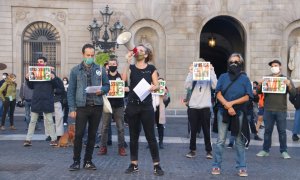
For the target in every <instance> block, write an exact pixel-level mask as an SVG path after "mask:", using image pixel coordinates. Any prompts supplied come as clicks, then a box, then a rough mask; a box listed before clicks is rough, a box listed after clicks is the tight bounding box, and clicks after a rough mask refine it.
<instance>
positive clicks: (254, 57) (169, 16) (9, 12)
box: [0, 0, 300, 114]
mask: <svg viewBox="0 0 300 180" xmlns="http://www.w3.org/2000/svg"><path fill="white" fill-rule="evenodd" d="M107 4H108V5H109V7H110V9H111V10H113V11H114V14H113V15H112V16H111V21H110V22H111V23H110V25H112V24H113V22H116V21H117V20H120V22H121V23H122V24H123V25H124V26H125V27H126V28H127V30H128V31H130V32H132V34H133V38H132V41H133V42H134V43H135V44H138V43H141V42H143V43H145V42H146V43H147V44H149V45H150V46H151V47H152V49H153V51H154V57H155V61H154V64H155V65H156V67H157V68H158V71H159V72H160V75H161V76H162V77H164V78H165V79H166V81H167V86H168V88H169V89H170V92H171V98H172V102H171V105H170V109H173V110H174V112H173V113H176V110H177V109H184V106H183V105H181V104H180V99H181V98H182V97H184V95H185V90H184V88H183V82H184V80H185V77H186V75H187V72H188V67H189V65H190V64H191V63H192V62H193V61H197V60H198V59H199V58H200V56H202V57H204V58H205V59H207V60H209V61H211V62H212V63H213V65H214V66H216V69H217V71H218V72H217V74H220V73H221V72H222V71H224V67H225V70H226V60H227V57H226V56H228V54H230V53H232V52H235V51H238V52H241V53H242V54H243V55H244V57H245V61H246V64H245V70H246V72H247V74H248V75H249V76H250V79H251V80H260V79H261V78H262V76H264V75H267V74H270V69H269V67H268V65H267V63H268V62H269V61H271V60H272V59H274V58H277V59H280V60H281V61H282V63H283V72H284V73H285V74H288V75H289V74H290V71H289V70H288V68H287V64H288V58H289V55H288V54H289V53H288V52H289V49H290V47H291V46H292V45H293V44H294V43H295V40H296V36H299V35H300V10H299V8H298V7H300V1H298V0H214V1H212V0H122V1H116V0H0V62H2V63H5V64H6V65H7V66H8V67H7V69H6V70H5V72H9V73H10V72H13V73H15V74H17V77H18V78H17V79H18V84H20V83H21V82H22V79H23V78H24V73H25V71H26V70H24V66H25V65H30V62H28V59H29V61H31V60H32V59H33V58H35V57H34V55H32V54H31V55H28V54H26V53H27V51H30V48H32V47H31V45H30V43H35V42H40V43H41V44H42V46H41V47H40V51H39V52H40V54H39V53H37V54H35V56H38V55H44V54H43V53H46V56H47V55H48V56H49V57H50V56H53V57H50V58H51V59H52V61H53V62H52V63H53V64H54V65H55V67H56V71H57V74H58V75H59V76H61V77H63V76H68V74H69V70H70V69H71V68H72V67H73V66H74V65H75V64H77V63H79V62H80V61H81V47H82V45H83V44H85V43H87V42H90V34H89V31H88V30H87V26H88V25H89V24H91V22H92V19H93V18H94V17H95V18H97V20H98V22H99V23H101V22H102V18H101V15H100V13H99V10H102V9H104V8H105V6H106V5H107ZM38 28H40V29H42V31H40V32H39V33H40V35H37V37H36V38H35V39H34V36H33V33H34V32H35V30H36V29H38ZM43 33H44V34H46V35H44V36H45V37H46V39H45V37H42V35H43ZM47 33H48V35H47ZM28 34H29V35H28ZM49 34H51V36H50V35H49ZM27 35H28V36H27ZM210 36H215V39H216V44H217V46H216V47H215V49H208V48H209V47H207V43H206V42H207V39H208V38H209V37H210ZM39 37H40V38H39ZM47 38H49V39H48V40H47ZM50 41H51V42H50ZM45 42H50V43H53V44H52V45H49V46H47V45H45V44H44V43H45ZM26 43H27V46H26ZM53 47H54V49H53ZM47 52H48V54H47ZM126 52H127V50H126V48H125V47H124V46H120V47H119V49H117V50H116V54H117V55H118V56H119V61H120V66H121V68H122V66H123V64H124V63H123V62H125V58H124V54H125V53H126ZM51 53H52V54H51ZM212 57H213V58H212ZM297 63H300V62H297ZM222 68H223V69H222ZM2 72H3V71H1V72H0V73H2ZM177 113H178V114H179V113H180V111H178V112H177Z"/></svg>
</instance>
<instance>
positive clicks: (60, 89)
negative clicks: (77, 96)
mask: <svg viewBox="0 0 300 180" xmlns="http://www.w3.org/2000/svg"><path fill="white" fill-rule="evenodd" d="M65 95H66V94H65V87H64V83H63V82H62V80H61V79H60V78H59V77H57V87H56V88H55V89H54V102H62V99H63V96H65Z"/></svg>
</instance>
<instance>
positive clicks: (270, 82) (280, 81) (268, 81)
mask: <svg viewBox="0 0 300 180" xmlns="http://www.w3.org/2000/svg"><path fill="white" fill-rule="evenodd" d="M285 80H286V77H272V76H270V77H263V83H262V92H263V93H280V94H284V93H285V92H286V84H285V83H284V81H285Z"/></svg>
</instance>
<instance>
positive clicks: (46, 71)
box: [28, 66, 52, 81]
mask: <svg viewBox="0 0 300 180" xmlns="http://www.w3.org/2000/svg"><path fill="white" fill-rule="evenodd" d="M51 68H52V67H50V66H29V71H28V72H29V81H50V80H51Z"/></svg>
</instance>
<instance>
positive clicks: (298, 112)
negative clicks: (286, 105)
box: [293, 109, 300, 134]
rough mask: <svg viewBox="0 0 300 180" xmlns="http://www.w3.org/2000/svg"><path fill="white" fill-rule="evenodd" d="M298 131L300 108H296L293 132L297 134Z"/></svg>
mask: <svg viewBox="0 0 300 180" xmlns="http://www.w3.org/2000/svg"><path fill="white" fill-rule="evenodd" d="M299 133H300V109H296V112H295V119H294V128H293V134H299Z"/></svg>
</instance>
